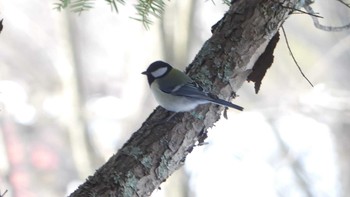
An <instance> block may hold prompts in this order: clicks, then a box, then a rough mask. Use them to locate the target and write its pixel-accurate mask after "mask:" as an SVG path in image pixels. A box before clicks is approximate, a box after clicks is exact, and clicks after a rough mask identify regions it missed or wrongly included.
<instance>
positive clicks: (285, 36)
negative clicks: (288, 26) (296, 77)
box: [281, 26, 314, 87]
mask: <svg viewBox="0 0 350 197" xmlns="http://www.w3.org/2000/svg"><path fill="white" fill-rule="evenodd" d="M281 28H282V32H283V35H284V39H285V41H286V44H287V47H288V50H289V53H290V55H291V56H292V58H293V61H294V63H295V65H297V67H298V69H299V71H300V73H301V75H302V76H303V77H304V78H305V79H306V81H307V82H309V84H310V85H311V86H312V87H314V85H313V84H312V83H311V81H310V80H309V79H308V78H307V77H306V76H305V74H304V72H303V70H302V69H301V67H300V66H299V64H298V62H297V60H296V59H295V57H294V54H293V52H292V49H291V48H290V46H289V42H288V38H287V35H286V32H285V31H284V27H283V26H282V27H281Z"/></svg>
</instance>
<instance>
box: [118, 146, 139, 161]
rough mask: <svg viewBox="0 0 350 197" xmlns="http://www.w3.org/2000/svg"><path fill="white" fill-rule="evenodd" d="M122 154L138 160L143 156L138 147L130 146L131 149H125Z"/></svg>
mask: <svg viewBox="0 0 350 197" xmlns="http://www.w3.org/2000/svg"><path fill="white" fill-rule="evenodd" d="M123 153H124V154H126V155H129V156H132V157H134V158H135V159H138V158H139V157H140V156H141V155H142V154H143V151H142V149H141V148H139V147H134V146H132V147H127V148H125V149H124V151H123Z"/></svg>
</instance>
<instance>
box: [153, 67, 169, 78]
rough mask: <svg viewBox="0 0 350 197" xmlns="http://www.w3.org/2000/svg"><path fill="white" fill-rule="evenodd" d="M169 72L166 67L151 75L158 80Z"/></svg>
mask: <svg viewBox="0 0 350 197" xmlns="http://www.w3.org/2000/svg"><path fill="white" fill-rule="evenodd" d="M167 70H168V68H166V67H163V68H158V69H157V70H155V71H153V72H151V74H152V76H153V77H154V78H158V77H161V76H163V75H164V74H165V73H166V71H167Z"/></svg>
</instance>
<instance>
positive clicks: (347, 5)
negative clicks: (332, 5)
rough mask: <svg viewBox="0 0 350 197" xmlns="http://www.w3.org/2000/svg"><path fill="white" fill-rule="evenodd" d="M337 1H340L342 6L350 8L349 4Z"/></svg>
mask: <svg viewBox="0 0 350 197" xmlns="http://www.w3.org/2000/svg"><path fill="white" fill-rule="evenodd" d="M337 1H339V2H340V3H341V4H343V5H345V6H346V7H348V8H350V4H347V3H345V2H344V1H342V0H337Z"/></svg>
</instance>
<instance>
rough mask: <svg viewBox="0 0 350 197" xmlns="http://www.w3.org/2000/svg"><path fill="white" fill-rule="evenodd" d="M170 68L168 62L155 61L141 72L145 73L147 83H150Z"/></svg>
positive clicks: (166, 72)
mask: <svg viewBox="0 0 350 197" xmlns="http://www.w3.org/2000/svg"><path fill="white" fill-rule="evenodd" d="M171 69H172V67H171V66H170V64H168V63H166V62H163V61H156V62H153V63H152V64H151V65H149V66H148V68H147V70H146V71H144V72H142V73H141V74H144V75H147V80H148V84H149V85H151V84H152V82H153V81H154V80H155V79H157V78H161V77H163V76H165V75H166V74H168V73H169V72H170V71H171Z"/></svg>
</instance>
